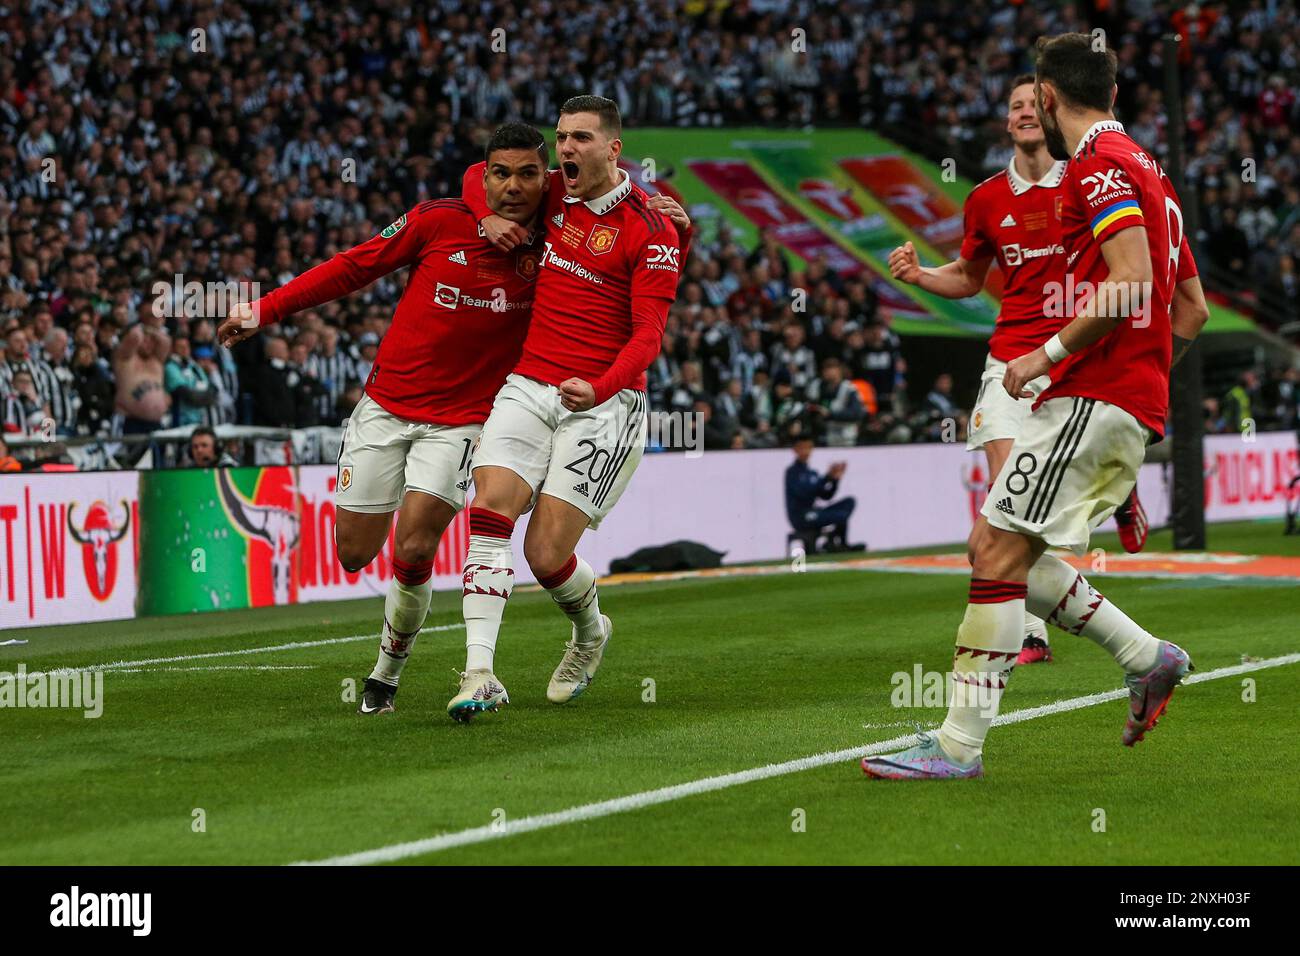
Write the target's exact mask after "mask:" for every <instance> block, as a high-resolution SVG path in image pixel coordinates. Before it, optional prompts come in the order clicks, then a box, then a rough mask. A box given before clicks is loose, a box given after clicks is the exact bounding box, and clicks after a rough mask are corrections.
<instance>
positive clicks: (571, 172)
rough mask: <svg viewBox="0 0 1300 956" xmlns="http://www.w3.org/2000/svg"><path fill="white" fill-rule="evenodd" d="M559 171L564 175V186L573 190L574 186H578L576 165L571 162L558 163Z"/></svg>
mask: <svg viewBox="0 0 1300 956" xmlns="http://www.w3.org/2000/svg"><path fill="white" fill-rule="evenodd" d="M560 171H561V172H562V173H563V175H564V185H566V186H568V187H569V188H573V187H574V186H577V185H578V164H577V163H575V162H573V161H569V162H567V163H560Z"/></svg>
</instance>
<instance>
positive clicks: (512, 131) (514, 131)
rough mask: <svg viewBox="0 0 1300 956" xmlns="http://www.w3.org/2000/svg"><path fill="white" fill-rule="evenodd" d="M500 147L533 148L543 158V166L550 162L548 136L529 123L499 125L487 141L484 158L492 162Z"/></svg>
mask: <svg viewBox="0 0 1300 956" xmlns="http://www.w3.org/2000/svg"><path fill="white" fill-rule="evenodd" d="M499 149H532V150H536V151H537V155H538V156H539V157H540V158H541V160H542V167H543V168H545V167H546V166H547V165H548V164H549V163H550V153H549V152H548V151H547V149H546V137H544V136H543V135H542V134H541V133H539V132H537V130H536V129H534V128H533V127H532V126H529V125H528V124H527V123H504V124H502V125H501V126H498V127H497V128H496V129H495V130H494V131H493V133H492V136H491V137H490V138H489V139H488V141H487V149H486V150H484V153H483V158H484V159H486V160H487V161H488V162H489V163H490V162H492V154H493V153H495V152H496V151H497V150H499Z"/></svg>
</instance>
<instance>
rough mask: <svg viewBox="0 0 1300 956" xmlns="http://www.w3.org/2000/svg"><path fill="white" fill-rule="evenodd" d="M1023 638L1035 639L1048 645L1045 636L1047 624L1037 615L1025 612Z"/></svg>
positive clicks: (1049, 641)
mask: <svg viewBox="0 0 1300 956" xmlns="http://www.w3.org/2000/svg"><path fill="white" fill-rule="evenodd" d="M1025 637H1036V638H1038V639H1039V640H1040V641H1042V642H1043V643H1044V644H1050V643H1051V640H1050V638H1049V637H1048V634H1047V622H1046V621H1044V620H1043V619H1042V618H1041V617H1038V616H1037V615H1034V614H1030V613H1029V612H1028V611H1026V612H1025Z"/></svg>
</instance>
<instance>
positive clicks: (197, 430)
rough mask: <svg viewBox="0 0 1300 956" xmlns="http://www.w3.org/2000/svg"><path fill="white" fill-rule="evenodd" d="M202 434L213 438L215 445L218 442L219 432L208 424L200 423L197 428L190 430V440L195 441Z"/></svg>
mask: <svg viewBox="0 0 1300 956" xmlns="http://www.w3.org/2000/svg"><path fill="white" fill-rule="evenodd" d="M200 435H207V436H208V437H209V438H211V439H212V444H214V445H215V444H216V443H217V433H216V432H214V431H213V430H212V429H211V428H209V427H208V426H207V425H200V426H198V427H197V428H195V429H194V431H192V432H190V441H191V442H193V441H194V439H196V438H198V437H199V436H200Z"/></svg>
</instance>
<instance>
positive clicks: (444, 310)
mask: <svg viewBox="0 0 1300 956" xmlns="http://www.w3.org/2000/svg"><path fill="white" fill-rule="evenodd" d="M539 247H540V243H539V242H537V240H536V238H535V237H534V239H533V240H532V241H531V242H530V243H529V244H528V245H525V246H522V247H519V248H517V249H515V250H513V251H511V252H509V253H501V252H498V251H497V250H496V249H494V248H493V247H492V246H491V244H490V243H488V241H487V240H486V239H485V238H483V231H482V227H481V226H479V224H478V219H477V218H476V217H475V216H474V214H473V213H471V212H470V210H469V207H468V206H467V205H466V204H465V203H464V202H462V201H461V200H459V199H434V200H431V201H429V202H424V203H421V204H420V205H418V206H416V207H415V208H414V209H412V210H411V211H410V212H408V213H407V214H406V215H404V216H402V217H401V218H400V219H398V220H397V221H396V222H394V223H393V224H392V225H390V226H388V227H387V228H385V229H384V230H383V231H382V232H380V233H379V235H377V236H375V237H374V238H373V239H370V240H368V241H366V242H363V243H361V244H360V245H359V246H354V247H353V248H351V249H349V250H348V251H347V252H341V253H339V254H338V255H336V256H334V258H332V259H330V260H329V261H328V262H323V263H321V264H320V265H318V266H316V267H315V268H314V269H311V270H309V271H307V272H305V273H303V274H302V275H300V276H298V277H297V278H296V279H294V280H293V281H291V282H289V283H287V284H286V285H283V286H281V287H280V288H278V289H276V290H275V291H274V292H272V293H270V294H269V295H267V296H265V297H263V298H262V299H261V301H260V308H261V316H260V322H261V324H262V325H269V324H271V323H272V322H278V321H279V320H280V319H282V318H283V317H285V316H287V315H292V314H293V313H295V312H300V311H302V310H303V309H309V308H312V307H313V306H317V305H320V304H322V303H324V302H330V301H332V300H334V299H337V298H340V297H342V296H345V295H348V294H349V293H351V292H355V291H357V290H358V289H361V288H364V287H365V286H367V285H369V284H370V283H371V282H373V281H374V280H375V279H378V278H379V277H380V276H384V275H387V274H388V273H390V272H394V271H396V270H397V269H401V268H403V267H405V266H413V267H414V268H413V269H412V270H411V274H410V278H409V279H408V281H407V283H406V290H405V291H404V292H403V293H402V298H401V301H400V302H398V303H397V310H396V312H394V314H393V324H392V326H391V327H390V328H389V330H388V333H387V334H386V335H385V336H384V339H383V342H381V343H380V346H379V354H378V356H376V358H375V363H374V365H373V366H372V367H371V370H370V377H369V379H367V381H366V394H368V395H369V396H370V397H371V398H373V399H374V400H375V401H376V402H378V403H379V404H380V405H382V406H383V407H384V408H385V409H386V410H387V411H389V412H391V413H392V414H394V415H396V416H398V417H399V418H405V419H409V420H410V421H416V422H429V423H433V424H438V425H471V424H476V423H479V422H483V421H486V420H487V415H488V411H489V410H490V409H491V408H492V399H493V397H494V396H495V395H496V393H497V390H498V389H499V388H500V387H501V385H502V383H504V382H505V380H506V376H507V375H508V374H510V370H511V369H512V368H514V366H515V363H516V362H517V361H518V360H519V353H520V350H521V348H522V346H523V342H524V336H525V333H526V332H527V329H528V317H529V312H530V309H531V308H532V305H533V290H534V285H535V282H536V279H537V274H538V266H539V264H540V262H541V251H540V248H539Z"/></svg>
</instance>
